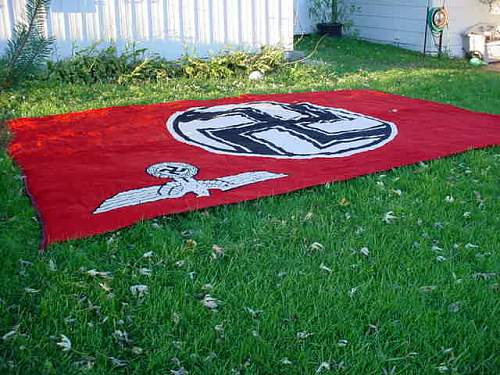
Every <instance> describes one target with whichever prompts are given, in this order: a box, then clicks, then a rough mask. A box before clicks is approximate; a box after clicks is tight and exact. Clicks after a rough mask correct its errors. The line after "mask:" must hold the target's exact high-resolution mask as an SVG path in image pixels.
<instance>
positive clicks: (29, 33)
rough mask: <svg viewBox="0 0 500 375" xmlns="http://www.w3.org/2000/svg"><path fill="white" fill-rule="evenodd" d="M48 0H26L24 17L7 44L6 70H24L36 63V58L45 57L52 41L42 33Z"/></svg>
mask: <svg viewBox="0 0 500 375" xmlns="http://www.w3.org/2000/svg"><path fill="white" fill-rule="evenodd" d="M49 5H50V0H27V2H26V11H25V19H24V22H23V23H18V24H17V25H16V27H15V28H14V31H13V36H12V38H11V40H9V41H8V44H7V70H8V71H9V72H11V74H12V73H13V72H15V71H18V72H19V73H20V72H25V71H26V70H27V69H29V68H30V66H33V65H36V64H35V63H36V61H37V59H39V60H42V59H44V58H46V57H47V56H48V54H49V52H50V47H51V45H52V43H53V39H52V38H47V37H45V35H44V22H45V19H46V15H47V10H48V9H49Z"/></svg>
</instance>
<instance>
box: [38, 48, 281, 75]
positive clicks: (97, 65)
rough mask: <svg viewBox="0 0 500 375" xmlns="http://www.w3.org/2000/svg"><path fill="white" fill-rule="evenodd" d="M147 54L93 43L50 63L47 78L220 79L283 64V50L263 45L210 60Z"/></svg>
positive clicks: (144, 51)
mask: <svg viewBox="0 0 500 375" xmlns="http://www.w3.org/2000/svg"><path fill="white" fill-rule="evenodd" d="M145 55H146V50H145V49H136V48H127V49H125V51H123V52H122V53H120V54H119V53H118V52H117V49H116V46H114V45H110V46H108V47H106V48H104V49H99V48H97V46H92V47H90V48H86V49H82V50H79V51H77V52H75V53H74V55H73V56H72V57H71V58H69V59H66V60H61V61H57V62H49V63H48V65H47V78H48V79H50V80H52V81H56V82H69V83H79V84H93V83H120V84H123V83H128V82H136V81H139V82H143V81H155V82H157V81H161V80H166V79H170V78H177V77H187V78H207V79H214V78H215V79H219V78H228V77H234V76H243V75H246V74H248V73H250V72H252V71H254V70H258V71H260V72H261V73H268V72H271V71H275V70H277V69H279V68H281V67H282V66H283V64H284V56H283V51H282V50H280V49H275V48H263V49H262V51H261V52H259V53H257V54H250V53H246V52H241V51H234V52H227V53H223V54H220V55H215V56H213V57H211V58H209V59H202V58H196V57H191V56H185V57H184V58H182V59H181V60H179V61H177V62H172V61H167V60H165V59H162V58H160V57H158V56H153V57H145Z"/></svg>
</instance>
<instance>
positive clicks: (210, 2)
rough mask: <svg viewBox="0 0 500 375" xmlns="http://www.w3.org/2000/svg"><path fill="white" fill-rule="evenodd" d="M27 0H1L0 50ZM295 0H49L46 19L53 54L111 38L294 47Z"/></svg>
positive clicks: (195, 47) (162, 46)
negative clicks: (49, 4) (53, 39)
mask: <svg viewBox="0 0 500 375" xmlns="http://www.w3.org/2000/svg"><path fill="white" fill-rule="evenodd" d="M24 3H25V0H0V50H2V49H3V48H4V47H5V44H6V41H7V40H8V38H9V37H10V36H11V30H12V27H13V25H14V23H15V21H16V20H17V19H19V17H20V16H21V15H22V14H23V7H24ZM293 25H294V13H293V0H53V1H52V5H51V9H50V13H49V17H48V20H47V24H46V29H47V32H48V33H49V34H50V35H53V36H54V37H55V38H56V51H57V52H56V56H55V57H56V58H60V57H66V56H68V55H70V54H71V53H72V51H73V49H74V47H75V46H78V47H85V46H89V45H92V44H95V43H96V42H100V41H110V40H113V41H115V42H116V44H117V45H118V46H119V47H123V46H124V45H126V44H127V43H129V42H136V43H137V45H138V46H139V47H141V48H142V47H144V48H148V49H149V50H151V51H153V52H155V53H159V54H160V55H162V56H164V57H166V58H170V59H175V58H178V57H180V56H181V55H182V54H184V53H185V52H189V53H192V54H193V53H195V54H196V55H199V56H207V55H209V54H210V53H217V52H218V51H221V50H223V49H228V48H229V49H232V48H239V49H246V50H254V49H256V48H258V47H260V46H263V45H273V46H282V47H284V48H286V49H292V48H293Z"/></svg>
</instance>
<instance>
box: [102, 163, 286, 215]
mask: <svg viewBox="0 0 500 375" xmlns="http://www.w3.org/2000/svg"><path fill="white" fill-rule="evenodd" d="M146 172H147V173H148V174H150V175H151V176H154V177H158V178H168V179H171V180H172V181H170V182H167V183H165V184H162V185H155V186H148V187H144V188H139V189H133V190H127V191H124V192H121V193H118V194H116V195H115V196H113V197H111V198H109V199H106V200H105V201H104V202H103V203H101V205H100V206H99V207H98V208H97V209H96V210H95V211H94V214H100V213H103V212H108V211H111V210H116V209H118V208H122V207H129V206H136V205H139V204H144V203H149V202H155V201H159V200H163V199H175V198H182V197H183V196H185V195H186V194H189V193H193V194H195V195H196V196H197V197H208V196H210V190H212V189H215V190H221V191H227V190H232V189H236V188H238V187H242V186H245V185H250V184H255V183H257V182H262V181H267V180H273V179H276V178H282V177H286V176H287V175H286V174H282V173H272V172H266V171H256V172H245V173H240V174H236V175H232V176H226V177H219V178H216V179H214V180H197V179H195V178H194V176H196V174H197V173H198V168H196V167H195V166H194V165H191V164H187V163H173V162H167V163H159V164H154V165H151V166H150V167H148V168H147V169H146Z"/></svg>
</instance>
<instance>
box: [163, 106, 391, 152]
mask: <svg viewBox="0 0 500 375" xmlns="http://www.w3.org/2000/svg"><path fill="white" fill-rule="evenodd" d="M167 129H168V131H169V132H170V133H171V134H172V135H173V136H174V138H175V139H177V140H178V141H180V142H183V143H188V144H190V145H193V146H197V147H201V148H203V149H204V150H207V151H210V152H214V153H219V154H229V155H238V156H267V157H271V158H286V159H310V158H335V157H345V156H350V155H354V154H357V153H360V152H365V151H369V150H374V149H377V148H379V147H382V146H384V145H385V144H387V143H388V142H390V141H392V140H393V139H394V137H396V135H397V128H396V125H394V124H392V123H390V122H387V121H384V120H380V119H377V118H374V117H370V116H366V115H363V114H360V113H355V112H350V111H347V110H344V109H340V108H332V107H324V106H319V105H316V104H311V103H277V102H252V103H242V104H227V105H218V106H213V107H197V108H190V109H187V110H186V111H183V112H177V113H175V114H174V115H173V116H171V117H170V118H169V119H168V121H167Z"/></svg>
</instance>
